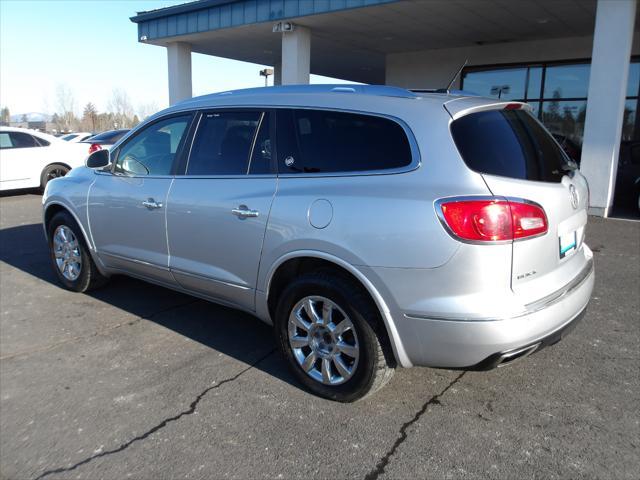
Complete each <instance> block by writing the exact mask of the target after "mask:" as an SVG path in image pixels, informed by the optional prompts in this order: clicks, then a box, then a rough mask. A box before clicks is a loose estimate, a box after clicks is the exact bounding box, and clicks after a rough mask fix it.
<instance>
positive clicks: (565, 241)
mask: <svg viewBox="0 0 640 480" xmlns="http://www.w3.org/2000/svg"><path fill="white" fill-rule="evenodd" d="M558 243H559V247H560V249H559V252H560V258H565V257H568V256H569V255H571V254H572V253H574V252H575V251H576V248H577V246H578V235H577V233H576V231H575V230H574V231H572V232H569V233H565V234H564V235H560V237H559V239H558Z"/></svg>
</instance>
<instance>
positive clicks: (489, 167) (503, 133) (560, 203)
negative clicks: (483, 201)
mask: <svg viewBox="0 0 640 480" xmlns="http://www.w3.org/2000/svg"><path fill="white" fill-rule="evenodd" d="M504 107H505V105H504V104H503V105H501V106H499V107H498V108H493V109H489V110H483V111H477V112H472V113H467V114H466V115H464V116H462V117H460V118H457V119H456V120H454V121H453V122H452V125H451V133H452V135H453V138H454V140H455V142H456V145H457V147H458V150H459V151H460V154H461V155H462V158H463V160H464V161H465V163H466V164H467V166H468V167H469V168H471V169H472V170H475V171H477V172H479V173H481V174H482V176H483V178H484V180H485V182H486V184H487V186H488V188H489V190H491V192H492V194H493V195H496V196H500V197H508V198H518V199H525V200H527V201H532V202H535V203H537V204H539V205H540V206H542V207H543V209H544V211H545V213H546V215H547V219H548V224H549V229H548V232H547V233H546V234H544V235H542V236H539V237H536V238H526V239H523V240H519V241H518V240H516V241H515V242H514V243H513V262H512V278H511V285H512V289H513V291H514V292H515V293H517V294H520V295H521V296H522V297H523V300H524V301H525V303H528V302H530V301H534V300H537V299H540V298H542V297H544V296H545V295H548V294H550V293H552V292H554V291H555V290H558V289H559V288H561V287H563V286H564V285H566V284H567V283H569V282H570V281H571V280H572V279H573V278H575V277H576V276H577V275H578V274H579V273H580V272H581V271H582V269H583V268H585V267H586V265H587V263H588V262H589V261H590V252H589V251H588V250H586V249H585V248H584V246H583V242H584V233H585V226H586V224H587V208H588V196H589V193H588V186H587V182H586V180H585V178H584V177H583V176H582V175H581V174H580V173H579V171H578V170H577V169H576V168H575V165H571V164H570V160H569V159H568V157H567V156H566V155H565V153H564V152H563V151H562V149H561V148H560V146H559V145H558V144H557V143H556V141H555V140H554V139H553V137H552V136H551V135H550V134H549V133H548V132H547V131H546V129H545V128H544V127H543V126H542V124H540V122H538V121H537V120H536V119H535V118H534V117H533V116H532V115H531V114H530V113H528V111H526V110H525V109H522V108H519V106H518V104H509V105H508V106H507V108H504Z"/></svg>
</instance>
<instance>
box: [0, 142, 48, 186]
mask: <svg viewBox="0 0 640 480" xmlns="http://www.w3.org/2000/svg"><path fill="white" fill-rule="evenodd" d="M46 150H47V149H46V148H43V147H42V146H41V145H40V143H38V141H37V140H36V139H35V138H34V137H33V135H29V134H28V133H24V132H13V131H11V132H0V189H2V190H8V189H12V188H29V187H35V186H38V185H40V174H41V173H42V165H43V164H44V163H45V159H44V158H43V157H45V156H46Z"/></svg>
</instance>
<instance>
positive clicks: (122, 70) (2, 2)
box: [0, 0, 331, 115]
mask: <svg viewBox="0 0 640 480" xmlns="http://www.w3.org/2000/svg"><path fill="white" fill-rule="evenodd" d="M181 3H186V2H185V0H173V1H171V0H97V1H95V0H75V1H56V0H40V1H30V0H0V106H2V107H8V108H9V109H10V111H11V114H12V115H14V114H22V113H29V112H42V113H54V112H55V111H56V110H57V106H58V105H57V104H58V102H57V95H56V92H57V89H58V86H60V85H61V86H64V87H66V88H68V89H70V91H71V92H72V94H73V98H74V101H75V110H76V114H77V115H81V114H82V109H83V107H84V105H86V104H87V102H92V103H93V104H94V105H96V107H97V108H98V111H105V109H106V108H107V106H108V102H109V99H110V97H111V95H112V92H113V90H114V89H115V88H119V89H123V90H124V91H126V92H127V94H128V95H129V98H130V99H131V103H132V105H133V107H134V109H136V110H138V109H144V107H145V106H146V107H148V106H150V105H155V106H156V107H157V108H158V109H161V108H164V107H166V106H167V105H168V86H167V54H166V49H165V48H162V47H158V46H155V45H145V44H141V43H139V42H138V41H137V25H136V24H134V23H133V22H131V20H129V18H130V17H132V16H134V15H135V14H136V12H141V11H147V10H154V9H156V8H161V7H167V6H170V5H176V4H181ZM191 62H192V82H193V94H194V96H195V95H203V94H206V93H212V92H217V91H224V90H231V89H235V88H248V87H259V86H263V85H264V77H260V76H259V75H258V71H259V70H260V69H261V68H264V66H262V65H255V64H251V63H245V62H238V61H234V60H228V59H223V58H218V57H211V56H207V55H201V54H196V53H194V54H192V61H191ZM311 81H312V82H313V83H321V82H325V83H326V82H330V81H331V80H330V79H327V78H326V77H319V76H315V75H312V79H311Z"/></svg>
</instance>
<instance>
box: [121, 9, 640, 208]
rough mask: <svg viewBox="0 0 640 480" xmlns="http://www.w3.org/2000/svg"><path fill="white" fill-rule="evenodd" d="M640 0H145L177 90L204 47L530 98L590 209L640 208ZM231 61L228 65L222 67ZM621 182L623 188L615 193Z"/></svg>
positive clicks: (176, 93)
mask: <svg viewBox="0 0 640 480" xmlns="http://www.w3.org/2000/svg"><path fill="white" fill-rule="evenodd" d="M636 7H637V5H636V0H520V1H517V2H513V1H509V0H482V1H477V0H459V1H456V2H451V1H447V0H429V1H423V0H422V1H421V0H200V1H196V2H191V3H187V4H184V5H178V6H174V7H168V8H164V9H158V10H153V11H149V12H141V13H139V14H138V15H136V16H134V17H132V21H134V22H135V23H137V24H138V41H140V42H144V43H150V44H154V45H158V46H163V47H166V49H167V59H168V76H169V98H170V102H171V103H175V102H177V101H180V100H182V99H185V98H189V97H190V96H191V93H192V88H191V52H197V53H203V54H208V55H214V56H219V57H225V58H231V59H236V60H242V61H247V62H253V63H257V64H260V65H269V66H273V68H274V71H275V73H274V78H275V83H276V84H278V83H282V84H296V83H308V82H309V75H310V73H315V74H320V75H326V76H330V77H335V78H342V79H345V80H351V81H356V82H364V83H375V84H388V85H395V86H400V87H406V88H442V87H446V86H447V85H448V84H449V82H450V81H451V79H452V77H453V76H454V74H455V72H456V71H458V70H459V69H460V67H461V66H462V65H463V64H465V62H466V66H465V68H464V69H463V71H462V73H461V75H460V76H459V78H457V79H456V81H455V83H454V88H462V89H464V90H467V91H470V92H474V93H477V94H481V95H484V96H489V97H495V98H501V99H513V100H522V101H526V102H528V103H530V104H531V105H532V107H533V110H534V113H535V114H536V115H537V116H538V118H540V120H541V121H542V122H543V123H545V125H546V126H547V128H549V130H550V131H551V132H552V133H553V134H554V135H555V137H556V139H557V140H558V141H559V142H560V143H561V144H562V145H563V147H565V150H566V151H567V153H569V154H570V155H571V156H573V157H574V158H575V159H576V160H577V161H578V162H579V163H580V168H581V170H582V172H583V173H584V174H585V175H586V176H587V178H588V180H589V184H590V186H591V201H590V211H591V213H592V214H596V215H602V216H608V215H609V214H610V213H611V212H612V209H613V207H614V205H616V206H617V207H619V208H628V209H630V211H633V212H637V208H638V204H637V202H638V198H637V194H638V193H637V188H638V186H637V185H636V184H635V181H636V179H637V178H638V177H640V172H638V168H639V167H640V161H639V159H638V157H640V146H639V147H638V148H635V147H636V142H638V141H640V136H639V132H638V122H639V121H640V120H638V116H637V115H636V112H637V111H638V97H639V90H640V57H639V55H640V43H639V42H638V38H637V35H636V23H637V22H636V19H637V15H638V11H637V8H636ZM221 74H222V72H221ZM616 191H617V195H616Z"/></svg>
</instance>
